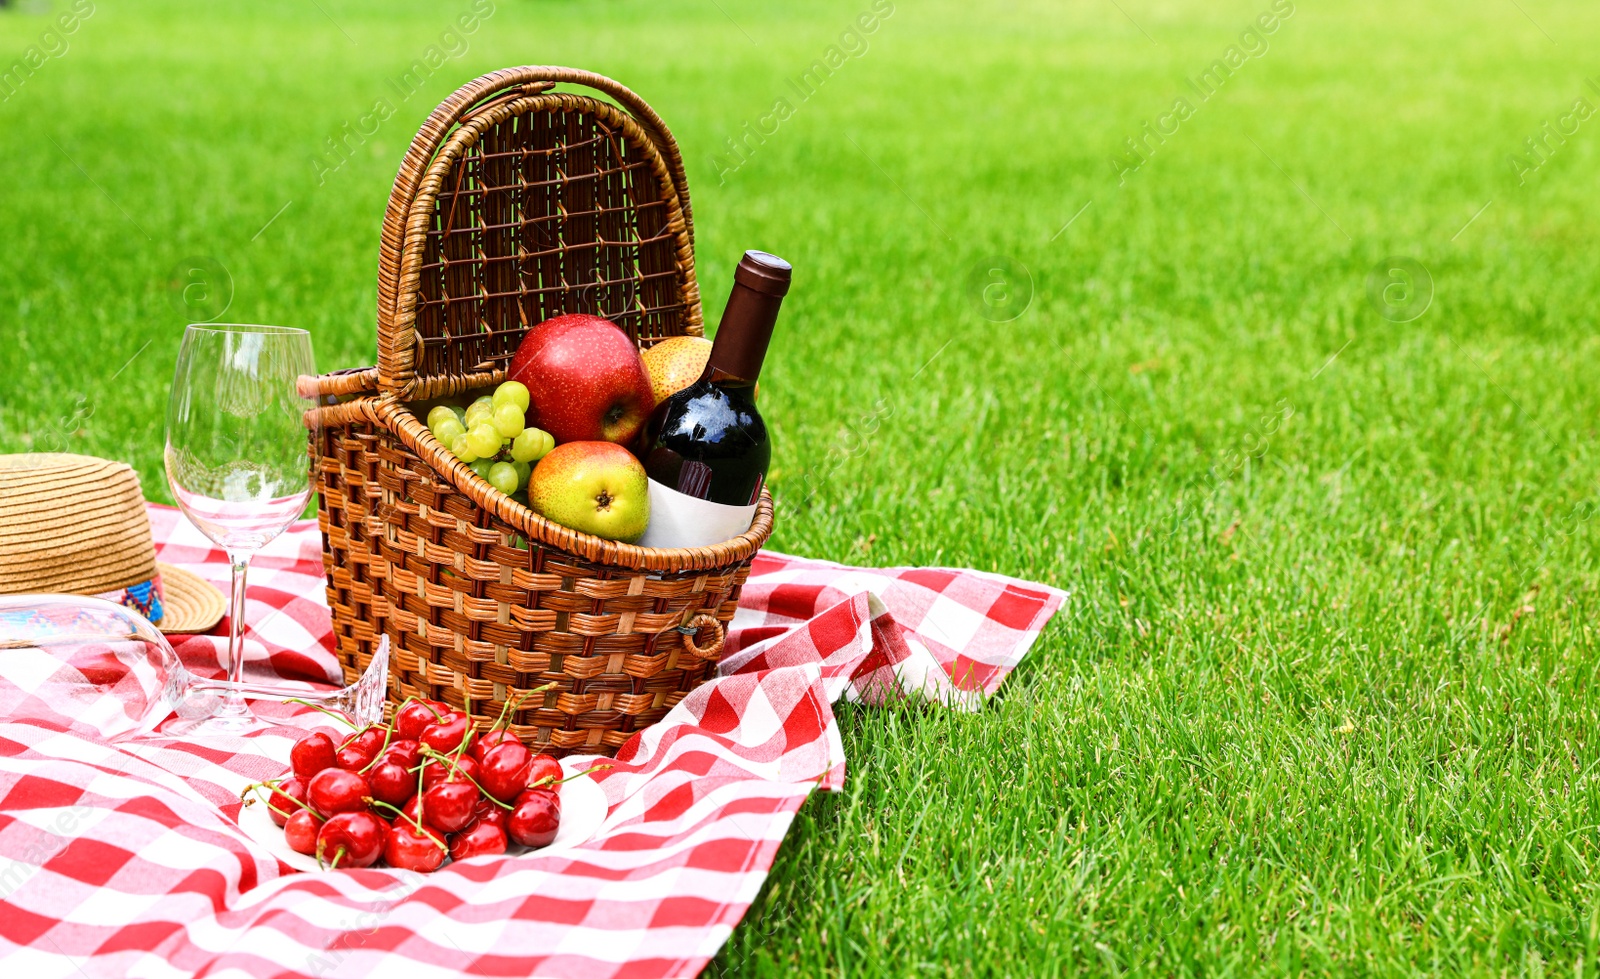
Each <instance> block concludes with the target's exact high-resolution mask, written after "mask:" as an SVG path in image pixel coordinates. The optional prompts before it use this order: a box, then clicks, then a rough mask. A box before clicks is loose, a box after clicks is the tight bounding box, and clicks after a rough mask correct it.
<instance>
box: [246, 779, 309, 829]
mask: <svg viewBox="0 0 1600 979" xmlns="http://www.w3.org/2000/svg"><path fill="white" fill-rule="evenodd" d="M282 781H283V779H281V778H272V779H267V780H266V781H265V782H251V783H250V784H249V785H246V786H245V787H244V789H243V790H242V791H240V793H239V801H240V802H242V803H244V804H245V805H247V806H248V805H251V804H253V803H255V802H257V801H259V800H260V798H261V796H260V794H259V793H260V792H261V790H262V789H263V788H265V789H266V790H267V808H268V809H271V810H272V811H273V812H275V813H277V814H278V815H280V816H282V817H283V818H285V819H288V818H289V817H290V816H292V815H294V813H293V812H292V811H291V812H284V811H283V810H282V809H279V808H278V807H277V806H275V805H273V804H272V796H273V793H275V792H276V793H277V794H278V795H281V796H283V797H284V798H285V799H288V800H289V801H290V802H292V803H294V804H295V805H297V806H299V807H300V808H301V809H311V806H310V805H309V804H307V803H305V802H303V801H301V800H299V799H296V798H295V797H294V796H292V795H290V794H289V793H287V792H281V791H279V790H278V785H279V783H281V782H282ZM246 792H250V793H255V795H254V796H253V798H249V799H246V798H245V797H244V796H245V793H246ZM311 812H312V814H313V815H315V814H316V810H315V809H311Z"/></svg>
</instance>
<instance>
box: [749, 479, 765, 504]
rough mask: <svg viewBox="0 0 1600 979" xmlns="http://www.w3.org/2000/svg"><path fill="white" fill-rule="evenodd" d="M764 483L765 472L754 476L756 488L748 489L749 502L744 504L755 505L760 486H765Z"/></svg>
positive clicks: (759, 496) (759, 494) (759, 497)
mask: <svg viewBox="0 0 1600 979" xmlns="http://www.w3.org/2000/svg"><path fill="white" fill-rule="evenodd" d="M766 484H767V476H766V474H765V473H762V474H761V475H760V476H757V477H756V488H755V489H753V490H751V491H750V502H748V503H746V504H745V506H755V505H756V502H757V501H758V500H760V499H761V487H763V486H765V485H766Z"/></svg>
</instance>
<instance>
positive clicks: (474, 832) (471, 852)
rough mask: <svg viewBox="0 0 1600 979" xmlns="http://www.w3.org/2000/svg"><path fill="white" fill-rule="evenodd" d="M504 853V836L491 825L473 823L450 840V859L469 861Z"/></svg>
mask: <svg viewBox="0 0 1600 979" xmlns="http://www.w3.org/2000/svg"><path fill="white" fill-rule="evenodd" d="M504 852H506V834H505V833H504V832H502V831H501V829H500V827H498V826H496V825H495V824H493V823H487V822H481V821H474V822H473V823H472V825H470V826H468V827H467V828H466V829H464V830H462V831H461V832H459V833H457V834H456V835H455V836H453V837H451V838H450V859H452V860H469V859H471V858H472V857H481V856H486V855H488V854H492V853H504Z"/></svg>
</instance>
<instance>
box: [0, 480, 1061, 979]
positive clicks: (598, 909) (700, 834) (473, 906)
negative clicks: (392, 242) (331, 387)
mask: <svg viewBox="0 0 1600 979" xmlns="http://www.w3.org/2000/svg"><path fill="white" fill-rule="evenodd" d="M150 519H151V523H152V525H153V529H154V532H155V538H156V543H157V550H158V555H159V557H160V558H161V559H162V560H164V561H167V562H171V563H174V564H180V565H184V566H186V567H188V568H191V569H194V570H196V571H198V572H199V573H200V574H202V575H204V576H205V577H207V578H209V579H210V580H212V581H214V582H216V583H217V584H218V586H219V587H222V588H224V589H226V587H227V578H228V565H227V561H226V558H225V557H224V555H223V554H222V553H221V552H220V551H218V550H216V549H214V548H213V547H212V546H211V545H210V543H209V542H208V541H206V540H205V539H204V538H203V537H202V536H201V535H200V534H199V532H198V531H196V530H195V529H194V528H193V527H191V526H190V525H189V524H188V523H187V522H186V521H184V520H183V519H182V518H181V517H180V516H179V515H178V514H177V512H176V511H174V510H171V509H168V508H165V507H157V506H152V507H151V508H150ZM1064 599H1065V595H1064V593H1062V592H1060V591H1058V590H1056V589H1052V588H1048V587H1045V586H1041V585H1034V584H1028V583H1025V582H1020V581H1016V580H1013V579H1008V578H1002V577H999V576H997V575H989V574H983V573H979V572H973V571H954V570H942V569H905V568H898V569H880V570H869V569H861V568H850V567H845V566H843V565H837V564H830V563H826V562H821V561H808V560H803V559H799V558H791V557H786V556H783V555H779V554H773V553H765V554H763V555H761V556H760V557H758V558H757V560H756V564H755V567H754V569H753V571H752V573H751V576H750V580H749V583H748V584H747V585H746V586H745V589H744V593H743V597H742V599H741V601H740V607H739V612H738V617H737V618H736V619H735V621H734V628H733V629H732V630H731V631H730V636H729V647H728V653H727V655H726V657H725V660H724V668H723V675H721V676H719V677H718V678H717V679H715V680H713V681H711V682H709V683H707V684H705V685H704V686H703V687H701V688H700V689H699V690H698V691H696V692H695V693H693V694H691V695H690V696H689V697H688V698H686V699H685V700H684V701H683V703H682V704H680V705H679V706H678V707H677V708H676V709H675V710H674V711H673V712H672V713H671V714H670V715H669V716H668V717H667V718H666V719H665V720H664V721H662V722H661V723H660V724H657V725H655V726H654V727H652V728H650V729H648V730H646V731H645V732H643V733H642V734H640V735H639V736H637V737H635V738H634V740H633V741H632V742H630V743H629V744H628V745H627V746H625V747H624V748H623V750H622V751H621V753H620V754H619V755H618V758H617V765H616V767H615V768H613V769H611V770H609V771H606V772H604V773H603V774H600V775H597V776H596V780H597V782H598V783H599V785H600V786H601V787H602V788H603V790H604V791H605V794H606V798H607V801H608V804H609V814H608V816H607V818H606V820H605V822H604V824H603V826H602V827H601V829H600V831H599V832H598V834H597V835H596V836H595V837H594V838H593V839H592V840H590V841H589V842H588V843H587V844H585V845H583V846H582V847H580V848H579V849H577V850H575V851H569V852H567V853H565V854H559V855H549V856H540V855H537V854H534V855H523V856H515V857H511V856H503V857H485V858H478V859H475V860H471V861H467V862H464V863H460V864H452V865H450V866H447V867H446V868H444V869H443V870H441V871H439V872H438V873H435V874H432V875H420V874H415V873H410V872H406V871H395V870H387V869H369V870H358V871H337V872H331V873H297V872H294V871H293V870H291V869H290V868H289V867H287V866H285V865H283V864H282V863H280V862H279V861H278V860H277V859H276V858H275V857H273V856H272V855H271V854H270V853H268V852H267V851H266V850H265V849H264V848H263V847H261V846H260V845H258V844H257V843H255V842H253V841H252V840H251V839H250V838H249V837H247V836H245V835H244V834H243V833H242V832H241V831H240V829H239V826H238V823H237V820H238V817H239V812H240V803H239V799H238V792H239V789H240V787H241V786H242V785H243V784H244V783H246V782H248V781H252V780H256V779H261V778H265V777H271V776H276V775H278V774H281V772H282V765H281V763H278V762H273V761H271V760H270V757H269V756H275V757H278V758H282V757H284V756H285V753H286V750H287V739H288V737H289V736H290V735H291V734H292V733H293V728H292V727H282V728H278V729H274V730H272V731H268V732H264V733H262V734H259V735H257V736H255V737H253V738H249V739H240V740H239V741H236V742H222V743H219V742H210V743H199V744H184V743H178V742H169V741H134V742H121V743H119V744H117V745H114V746H113V745H110V744H107V743H106V742H105V741H104V740H102V739H101V737H100V731H98V730H97V729H95V728H94V727H92V726H91V725H90V724H88V723H86V722H85V721H84V719H83V718H82V717H81V715H80V716H74V714H73V713H71V712H69V711H68V709H67V707H66V705H55V706H56V708H57V709H52V705H51V704H49V703H47V702H44V701H43V700H41V698H40V697H39V696H37V695H36V691H30V690H22V689H19V688H18V687H17V685H16V683H15V682H14V681H12V682H6V683H4V684H0V711H3V712H4V713H3V716H4V721H3V723H0V960H3V964H0V973H3V974H4V975H6V976H26V977H29V979H32V977H42V976H79V975H86V976H91V977H99V976H141V977H167V976H191V975H207V976H213V975H224V974H227V975H244V976H259V977H266V976H274V977H275V976H336V975H337V976H399V977H406V979H427V977H434V976H454V975H458V974H461V973H470V974H473V975H486V976H529V975H535V976H558V977H569V976H570V977H586V979H587V977H608V976H616V977H638V979H645V977H657V976H691V975H694V974H696V973H698V972H699V970H700V969H701V968H702V967H703V966H704V965H705V963H706V962H707V961H708V960H709V959H710V958H711V957H712V956H713V955H715V954H716V952H717V950H718V948H720V947H721V945H722V943H723V942H724V941H726V940H727V938H728V935H729V934H730V932H731V931H732V930H733V927H734V926H735V925H736V924H737V923H738V921H739V919H740V918H741V917H742V916H743V914H744V912H745V910H746V908H747V907H748V906H749V904H750V902H751V900H752V899H754V898H755V896H756V894H757V892H758V891H759V889H760V887H761V884H762V881H763V880H764V879H765V878H766V874H767V870H768V868H769V867H770V866H771V864H772V860H773V857H774V855H775V854H776V852H777V849H778V846H779V844H780V843H781V842H782V840H783V837H784V834H785V832H786V831H787V830H788V827H789V823H790V821H791V819H792V818H793V816H794V813H795V812H796V811H797V810H798V809H799V807H800V805H801V803H802V802H804V801H805V799H806V797H807V796H808V795H809V794H810V793H811V792H812V790H814V789H816V788H818V787H819V786H820V787H823V788H828V789H838V788H840V787H842V786H843V784H844V764H845V763H844V753H843V749H842V746H841V744H840V739H839V734H838V728H837V726H836V724H835V722H834V717H833V712H832V710H831V709H830V704H831V703H832V702H833V701H835V700H836V699H837V698H839V697H841V696H844V697H850V698H858V699H868V700H870V699H873V698H876V697H881V696H884V695H886V692H887V691H889V690H891V689H905V690H910V691H912V692H913V693H916V694H919V695H925V696H928V697H931V698H934V699H937V700H941V701H944V702H946V703H951V704H953V705H955V706H963V707H970V706H975V705H976V704H978V703H979V702H981V699H982V697H983V696H984V695H985V694H986V693H992V692H993V691H994V690H995V689H996V688H997V687H998V686H999V684H1000V683H1001V681H1002V680H1004V678H1005V676H1006V674H1007V673H1008V672H1009V671H1010V670H1011V669H1012V668H1013V667H1015V666H1016V664H1017V663H1018V661H1020V660H1021V659H1022V657H1023V656H1024V655H1025V654H1026V653H1027V651H1028V648H1029V647H1030V646H1031V645H1032V643H1033V641H1034V640H1035V639H1036V638H1037V637H1038V635H1039V632H1040V630H1041V629H1043V628H1044V625H1045V623H1046V622H1047V621H1048V620H1049V618H1050V617H1051V615H1053V614H1054V613H1055V611H1056V610H1057V609H1058V608H1059V607H1060V606H1061V603H1062V602H1063V600H1064ZM248 621H249V629H248V632H247V639H248V646H247V670H248V672H249V673H252V674H256V675H260V676H264V677H270V678H272V679H281V678H293V679H307V678H311V679H320V680H337V679H338V670H337V666H336V663H335V660H334V657H333V655H332V652H331V646H332V640H331V627H330V624H329V619H328V612H327V607H326V604H325V602H324V598H323V578H322V556H321V539H320V536H319V535H318V533H317V529H316V525H315V524H314V523H312V522H305V523H301V524H297V525H295V526H294V527H293V528H292V529H291V530H290V531H289V532H287V533H285V534H284V535H283V536H282V537H280V538H279V539H278V540H276V541H274V542H273V543H272V544H271V545H270V546H269V547H268V548H267V549H266V550H265V551H263V552H262V553H261V554H260V555H258V556H257V557H256V559H255V560H254V562H253V563H252V565H251V570H250V587H249V608H248ZM223 626H226V623H223ZM218 632H225V629H224V628H222V627H219V629H218ZM225 642H226V641H225V640H223V639H218V638H214V637H210V636H202V637H193V638H189V639H186V640H184V641H183V642H182V643H181V644H180V645H179V651H180V653H181V654H182V655H183V657H184V659H185V661H186V662H189V663H190V664H191V665H194V666H197V667H209V668H211V669H215V668H216V664H217V660H218V654H219V651H220V650H221V649H222V648H224V647H225ZM896 684H898V686H895V685H896ZM58 710H59V711H60V712H59V713H58V712H57V711H58ZM267 710H270V706H268V707H266V708H263V712H266V711H267ZM313 717H314V715H308V714H304V713H302V714H299V715H291V714H290V713H289V712H287V711H285V713H284V714H283V721H284V723H285V724H289V725H295V724H311V723H313V720H312V718H313Z"/></svg>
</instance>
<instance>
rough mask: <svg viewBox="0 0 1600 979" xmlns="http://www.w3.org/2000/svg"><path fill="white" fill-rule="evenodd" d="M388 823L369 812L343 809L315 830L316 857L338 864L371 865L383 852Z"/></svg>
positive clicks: (343, 865)
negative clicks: (342, 811)
mask: <svg viewBox="0 0 1600 979" xmlns="http://www.w3.org/2000/svg"><path fill="white" fill-rule="evenodd" d="M387 840H388V826H387V824H385V823H384V821H383V820H381V819H379V818H378V817H377V816H374V815H373V814H372V813H370V812H344V813H340V814H339V815H337V816H334V817H333V818H332V819H329V820H328V821H327V822H325V823H323V824H322V829H320V830H319V831H318V832H317V851H316V854H317V859H318V860H319V861H321V862H322V863H324V864H332V863H335V862H337V864H338V866H340V867H370V866H372V865H373V864H374V863H376V862H377V860H378V858H379V857H380V856H382V855H383V847H384V844H385V843H386V842H387Z"/></svg>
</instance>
